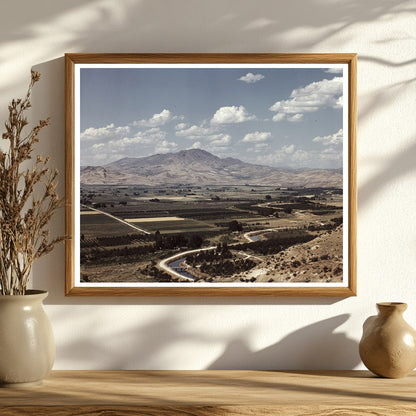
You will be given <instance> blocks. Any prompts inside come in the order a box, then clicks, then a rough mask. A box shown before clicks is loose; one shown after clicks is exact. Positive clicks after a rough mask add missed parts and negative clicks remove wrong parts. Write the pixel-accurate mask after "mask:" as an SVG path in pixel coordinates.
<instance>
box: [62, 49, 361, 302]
mask: <svg viewBox="0 0 416 416" xmlns="http://www.w3.org/2000/svg"><path fill="white" fill-rule="evenodd" d="M65 59H66V231H67V233H68V235H70V236H71V237H72V238H71V239H70V240H68V241H67V246H66V294H67V295H79V296H103V295H112V296H118V295H120V296H340V297H343V296H353V295H355V294H356V162H355V158H356V157H355V132H356V55H355V54H67V55H66V58H65Z"/></svg>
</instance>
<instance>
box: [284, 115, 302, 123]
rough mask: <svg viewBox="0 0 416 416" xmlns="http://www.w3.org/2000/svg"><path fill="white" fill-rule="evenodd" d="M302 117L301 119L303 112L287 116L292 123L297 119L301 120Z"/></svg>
mask: <svg viewBox="0 0 416 416" xmlns="http://www.w3.org/2000/svg"><path fill="white" fill-rule="evenodd" d="M302 119H303V114H300V113H298V114H294V115H293V116H288V117H287V120H288V121H291V122H292V123H296V122H297V121H301V120H302Z"/></svg>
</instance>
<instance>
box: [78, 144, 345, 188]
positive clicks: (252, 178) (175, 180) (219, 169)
mask: <svg viewBox="0 0 416 416" xmlns="http://www.w3.org/2000/svg"><path fill="white" fill-rule="evenodd" d="M81 182H82V183H84V184H91V185H93V184H94V185H98V184H107V185H121V184H123V185H149V186H157V185H164V184H190V185H246V184H250V185H267V186H276V187H287V186H294V187H302V186H304V187H339V188H341V187H342V173H341V172H337V171H334V170H325V169H314V170H301V169H298V170H293V169H282V168H273V167H270V166H262V165H253V164H251V163H246V162H243V161H241V160H239V159H235V158H232V157H226V158H223V159H222V158H220V157H218V156H215V155H213V154H212V153H209V152H207V151H206V150H202V149H187V150H180V151H178V152H175V153H163V154H160V153H159V154H154V155H151V156H146V157H125V158H122V159H119V160H117V161H115V162H112V163H109V164H108V165H105V167H103V166H88V167H81Z"/></svg>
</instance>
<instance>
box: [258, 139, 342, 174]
mask: <svg viewBox="0 0 416 416" xmlns="http://www.w3.org/2000/svg"><path fill="white" fill-rule="evenodd" d="M256 160H257V162H258V163H261V164H265V165H270V166H282V167H285V166H286V167H291V168H295V169H296V168H311V167H312V168H313V167H315V168H318V169H328V168H338V167H340V166H341V164H342V152H341V151H339V150H337V149H335V148H333V147H330V148H327V149H325V150H324V151H323V152H320V151H316V150H305V149H300V148H296V146H295V145H294V144H289V145H284V146H282V147H281V148H280V149H277V150H276V151H274V152H268V153H267V154H264V153H262V155H258V156H257V159H256Z"/></svg>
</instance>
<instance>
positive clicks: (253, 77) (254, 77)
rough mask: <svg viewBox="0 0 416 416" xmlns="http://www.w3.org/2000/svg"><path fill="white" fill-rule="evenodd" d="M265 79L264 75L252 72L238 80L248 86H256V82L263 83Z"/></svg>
mask: <svg viewBox="0 0 416 416" xmlns="http://www.w3.org/2000/svg"><path fill="white" fill-rule="evenodd" d="M263 78H264V75H262V74H253V73H252V72H249V73H247V74H246V75H244V76H242V77H240V78H238V80H239V81H243V82H245V83H247V84H254V83H255V82H258V81H261V80H262V79H263Z"/></svg>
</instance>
